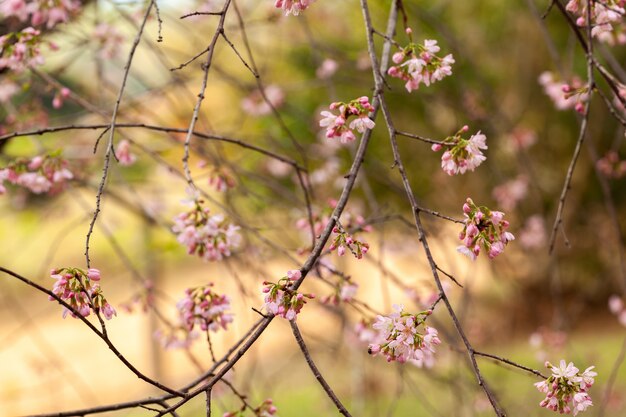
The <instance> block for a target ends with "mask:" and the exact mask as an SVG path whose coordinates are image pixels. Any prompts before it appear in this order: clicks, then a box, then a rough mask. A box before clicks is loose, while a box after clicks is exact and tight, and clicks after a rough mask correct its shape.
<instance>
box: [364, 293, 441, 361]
mask: <svg viewBox="0 0 626 417" xmlns="http://www.w3.org/2000/svg"><path fill="white" fill-rule="evenodd" d="M394 310H395V312H393V313H391V314H389V315H388V316H381V315H378V316H377V317H376V322H375V323H374V324H373V325H372V328H373V329H375V330H377V331H378V332H380V335H379V336H378V337H379V338H380V340H381V341H380V342H378V343H372V344H370V346H369V349H368V352H369V353H370V354H372V355H377V354H383V355H385V357H386V358H387V361H388V362H391V361H398V362H400V363H405V362H409V361H410V362H412V363H414V364H415V365H417V366H419V367H422V366H426V367H428V368H429V367H432V366H433V364H434V361H435V358H434V353H435V346H437V345H438V344H440V343H441V340H439V337H438V334H437V330H436V329H435V328H433V327H429V326H426V324H425V322H426V318H427V317H428V316H429V315H431V314H432V311H430V310H426V311H423V312H420V313H417V314H410V313H407V312H405V311H404V307H403V306H401V305H394Z"/></svg>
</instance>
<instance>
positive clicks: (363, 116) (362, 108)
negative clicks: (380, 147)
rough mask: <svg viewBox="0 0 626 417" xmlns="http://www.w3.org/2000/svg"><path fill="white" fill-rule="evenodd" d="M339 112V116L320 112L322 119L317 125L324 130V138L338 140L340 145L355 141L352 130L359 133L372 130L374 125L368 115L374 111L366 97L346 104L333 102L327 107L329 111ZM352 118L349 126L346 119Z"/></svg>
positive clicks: (325, 111)
mask: <svg viewBox="0 0 626 417" xmlns="http://www.w3.org/2000/svg"><path fill="white" fill-rule="evenodd" d="M335 109H338V110H339V114H334V113H332V112H330V111H328V110H324V111H322V112H321V113H320V114H321V115H322V116H323V118H322V119H321V120H320V122H319V125H320V126H321V127H325V128H326V137H327V138H328V139H333V138H339V139H340V141H341V143H349V142H352V141H354V140H355V139H356V136H355V135H354V132H353V130H355V129H356V130H357V132H359V133H363V132H365V131H366V130H367V129H373V128H374V126H375V123H374V121H373V120H371V119H370V118H369V116H368V114H369V113H370V112H371V111H372V110H374V107H373V106H372V105H371V104H370V102H369V99H368V98H367V97H360V98H358V99H354V100H352V101H350V102H348V103H344V102H335V103H332V104H331V105H330V106H329V110H335ZM352 116H355V117H356V118H355V119H353V120H352V121H351V122H350V124H347V121H348V119H350V118H351V117H352Z"/></svg>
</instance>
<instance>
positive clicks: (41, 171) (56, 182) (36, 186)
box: [0, 153, 74, 194]
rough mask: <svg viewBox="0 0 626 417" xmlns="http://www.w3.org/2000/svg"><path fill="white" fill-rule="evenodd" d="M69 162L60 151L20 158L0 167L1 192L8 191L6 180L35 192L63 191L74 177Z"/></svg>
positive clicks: (51, 192)
mask: <svg viewBox="0 0 626 417" xmlns="http://www.w3.org/2000/svg"><path fill="white" fill-rule="evenodd" d="M67 166H68V163H67V161H66V160H65V159H63V158H61V156H60V155H59V154H58V153H52V154H49V155H43V156H41V155H40V156H36V157H34V158H32V159H18V160H16V161H14V162H13V163H11V164H9V165H8V166H7V167H6V168H4V169H0V194H4V193H5V192H6V187H5V186H4V181H7V182H9V183H11V184H14V185H18V186H20V187H24V188H26V189H27V190H29V191H31V192H32V193H35V194H41V193H50V194H54V193H57V192H59V191H61V190H62V189H63V188H64V187H65V184H66V182H67V180H70V179H72V178H73V177H74V175H73V174H72V172H71V171H70V170H69V169H68V168H67Z"/></svg>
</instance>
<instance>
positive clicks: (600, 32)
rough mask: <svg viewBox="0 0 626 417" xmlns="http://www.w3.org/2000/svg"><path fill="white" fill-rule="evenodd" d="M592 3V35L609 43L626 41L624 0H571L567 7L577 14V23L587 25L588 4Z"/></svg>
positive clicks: (581, 25) (582, 25)
mask: <svg viewBox="0 0 626 417" xmlns="http://www.w3.org/2000/svg"><path fill="white" fill-rule="evenodd" d="M590 3H591V13H590V15H591V36H593V37H594V38H598V40H600V41H601V42H605V43H607V44H609V45H615V44H616V43H617V44H624V43H626V32H625V31H624V29H625V28H624V22H623V18H624V1H623V0H594V1H592V2H590V1H589V0H569V2H568V3H567V5H566V6H565V8H566V9H567V11H569V12H570V13H572V14H574V15H575V16H577V19H576V24H577V25H578V26H580V27H585V26H587V6H588V5H589V4H590Z"/></svg>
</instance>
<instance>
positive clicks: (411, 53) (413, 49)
mask: <svg viewBox="0 0 626 417" xmlns="http://www.w3.org/2000/svg"><path fill="white" fill-rule="evenodd" d="M439 50H440V48H439V46H437V41H436V40H431V39H426V40H425V41H424V45H419V44H415V43H412V42H411V43H410V44H409V45H407V46H406V47H404V48H403V49H402V50H401V51H400V52H396V53H395V54H393V56H392V60H393V62H394V63H395V64H398V65H397V66H392V67H390V68H389V70H388V71H387V73H388V74H389V75H391V76H392V77H395V78H400V79H402V80H404V81H406V84H405V87H406V89H407V91H408V92H409V93H410V92H411V91H413V90H417V89H418V88H419V86H420V84H424V85H426V86H429V85H430V84H431V83H434V82H436V81H441V80H442V79H443V78H445V77H447V76H449V75H452V64H454V58H453V57H452V54H448V55H446V56H445V57H443V58H441V57H439V56H438V55H437V52H439Z"/></svg>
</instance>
